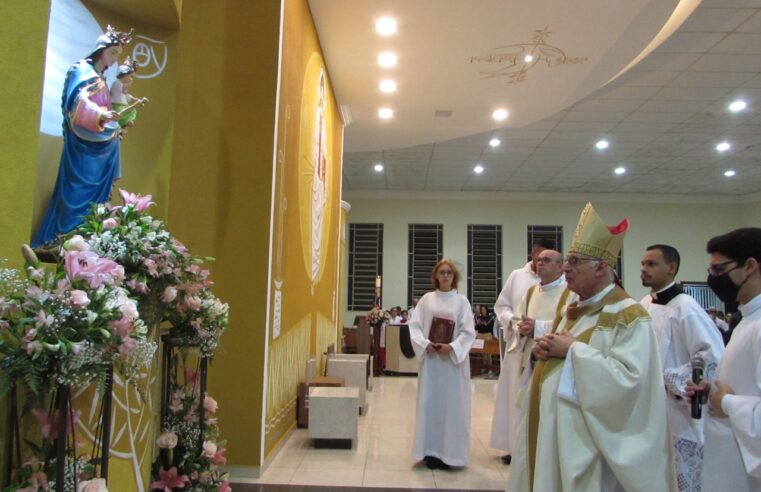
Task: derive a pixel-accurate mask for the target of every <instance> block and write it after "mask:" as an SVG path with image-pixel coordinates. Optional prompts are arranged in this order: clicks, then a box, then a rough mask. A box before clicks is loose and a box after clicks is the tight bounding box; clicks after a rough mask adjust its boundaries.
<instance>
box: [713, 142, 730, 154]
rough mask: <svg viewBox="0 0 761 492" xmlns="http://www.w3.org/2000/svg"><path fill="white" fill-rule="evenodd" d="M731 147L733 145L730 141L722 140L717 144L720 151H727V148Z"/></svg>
mask: <svg viewBox="0 0 761 492" xmlns="http://www.w3.org/2000/svg"><path fill="white" fill-rule="evenodd" d="M730 147H731V145H729V142H721V143H720V144H719V145H717V146H716V150H718V151H719V152H726V151H727V150H729V148H730Z"/></svg>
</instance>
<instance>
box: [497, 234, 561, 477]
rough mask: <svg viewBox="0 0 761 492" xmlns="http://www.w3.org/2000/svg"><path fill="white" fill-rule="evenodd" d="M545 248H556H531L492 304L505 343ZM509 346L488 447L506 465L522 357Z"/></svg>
mask: <svg viewBox="0 0 761 492" xmlns="http://www.w3.org/2000/svg"><path fill="white" fill-rule="evenodd" d="M546 249H555V244H554V243H552V242H551V241H547V240H540V241H537V242H536V243H535V244H534V246H533V248H531V261H529V262H528V263H526V264H525V265H524V266H523V267H522V268H518V269H517V270H513V271H512V272H511V273H510V276H508V277H507V282H505V286H504V287H503V288H502V291H501V292H500V293H499V298H498V299H497V302H496V303H494V314H495V315H496V318H497V320H498V322H499V325H500V326H501V328H502V339H503V340H505V341H507V331H506V329H507V327H508V326H510V322H511V320H512V318H513V315H514V314H515V308H517V307H518V304H520V302H521V299H523V296H524V295H525V294H526V292H527V291H528V289H529V287H531V286H532V285H536V284H538V283H539V276H538V275H537V273H536V259H537V258H538V257H539V253H541V252H542V251H544V250H546ZM511 348H512V347H509V346H505V354H504V355H503V357H502V365H501V368H500V371H499V380H498V381H497V396H496V398H495V401H494V419H493V421H492V428H491V429H492V430H491V436H490V439H489V445H490V446H491V447H493V448H495V449H500V450H502V451H504V452H505V453H506V454H505V455H503V456H502V461H503V462H504V463H505V464H507V465H509V464H510V461H511V459H512V452H513V449H514V448H515V436H516V426H517V425H518V410H517V408H516V401H517V398H518V374H519V373H520V368H521V354H520V352H516V351H515V350H512V351H510V349H511Z"/></svg>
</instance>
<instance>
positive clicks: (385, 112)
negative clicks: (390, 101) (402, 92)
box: [378, 108, 394, 120]
mask: <svg viewBox="0 0 761 492" xmlns="http://www.w3.org/2000/svg"><path fill="white" fill-rule="evenodd" d="M378 116H379V117H380V118H383V119H384V120H388V119H390V118H393V117H394V110H393V109H391V108H380V109H379V110H378Z"/></svg>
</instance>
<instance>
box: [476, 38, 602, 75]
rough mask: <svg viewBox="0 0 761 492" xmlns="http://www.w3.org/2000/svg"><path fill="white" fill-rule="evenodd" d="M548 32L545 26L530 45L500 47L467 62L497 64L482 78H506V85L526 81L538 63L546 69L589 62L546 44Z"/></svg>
mask: <svg viewBox="0 0 761 492" xmlns="http://www.w3.org/2000/svg"><path fill="white" fill-rule="evenodd" d="M550 33H551V31H550V30H549V29H548V28H547V27H545V28H544V29H536V30H534V34H533V35H532V36H531V42H530V43H519V44H510V45H507V46H499V47H497V48H494V49H493V50H492V53H490V54H488V55H475V56H471V57H470V58H468V60H469V61H470V63H486V64H488V65H498V66H499V67H498V68H496V69H494V70H487V71H482V72H481V78H482V79H491V78H495V77H507V83H508V84H520V83H521V82H523V81H525V80H526V76H527V74H528V71H529V70H531V69H532V68H534V67H536V66H537V65H539V64H540V63H541V64H543V65H546V66H547V68H554V67H558V66H560V65H568V64H574V65H577V64H581V63H586V62H587V61H589V59H588V58H586V57H571V56H568V55H566V53H565V51H563V50H562V49H561V48H559V47H557V46H553V45H551V44H548V42H547V38H549V37H550ZM528 57H530V58H528Z"/></svg>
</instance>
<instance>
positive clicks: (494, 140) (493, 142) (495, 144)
mask: <svg viewBox="0 0 761 492" xmlns="http://www.w3.org/2000/svg"><path fill="white" fill-rule="evenodd" d="M501 143H502V141H500V139H498V138H492V139H491V140H489V145H491V146H492V147H499V144H501Z"/></svg>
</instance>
